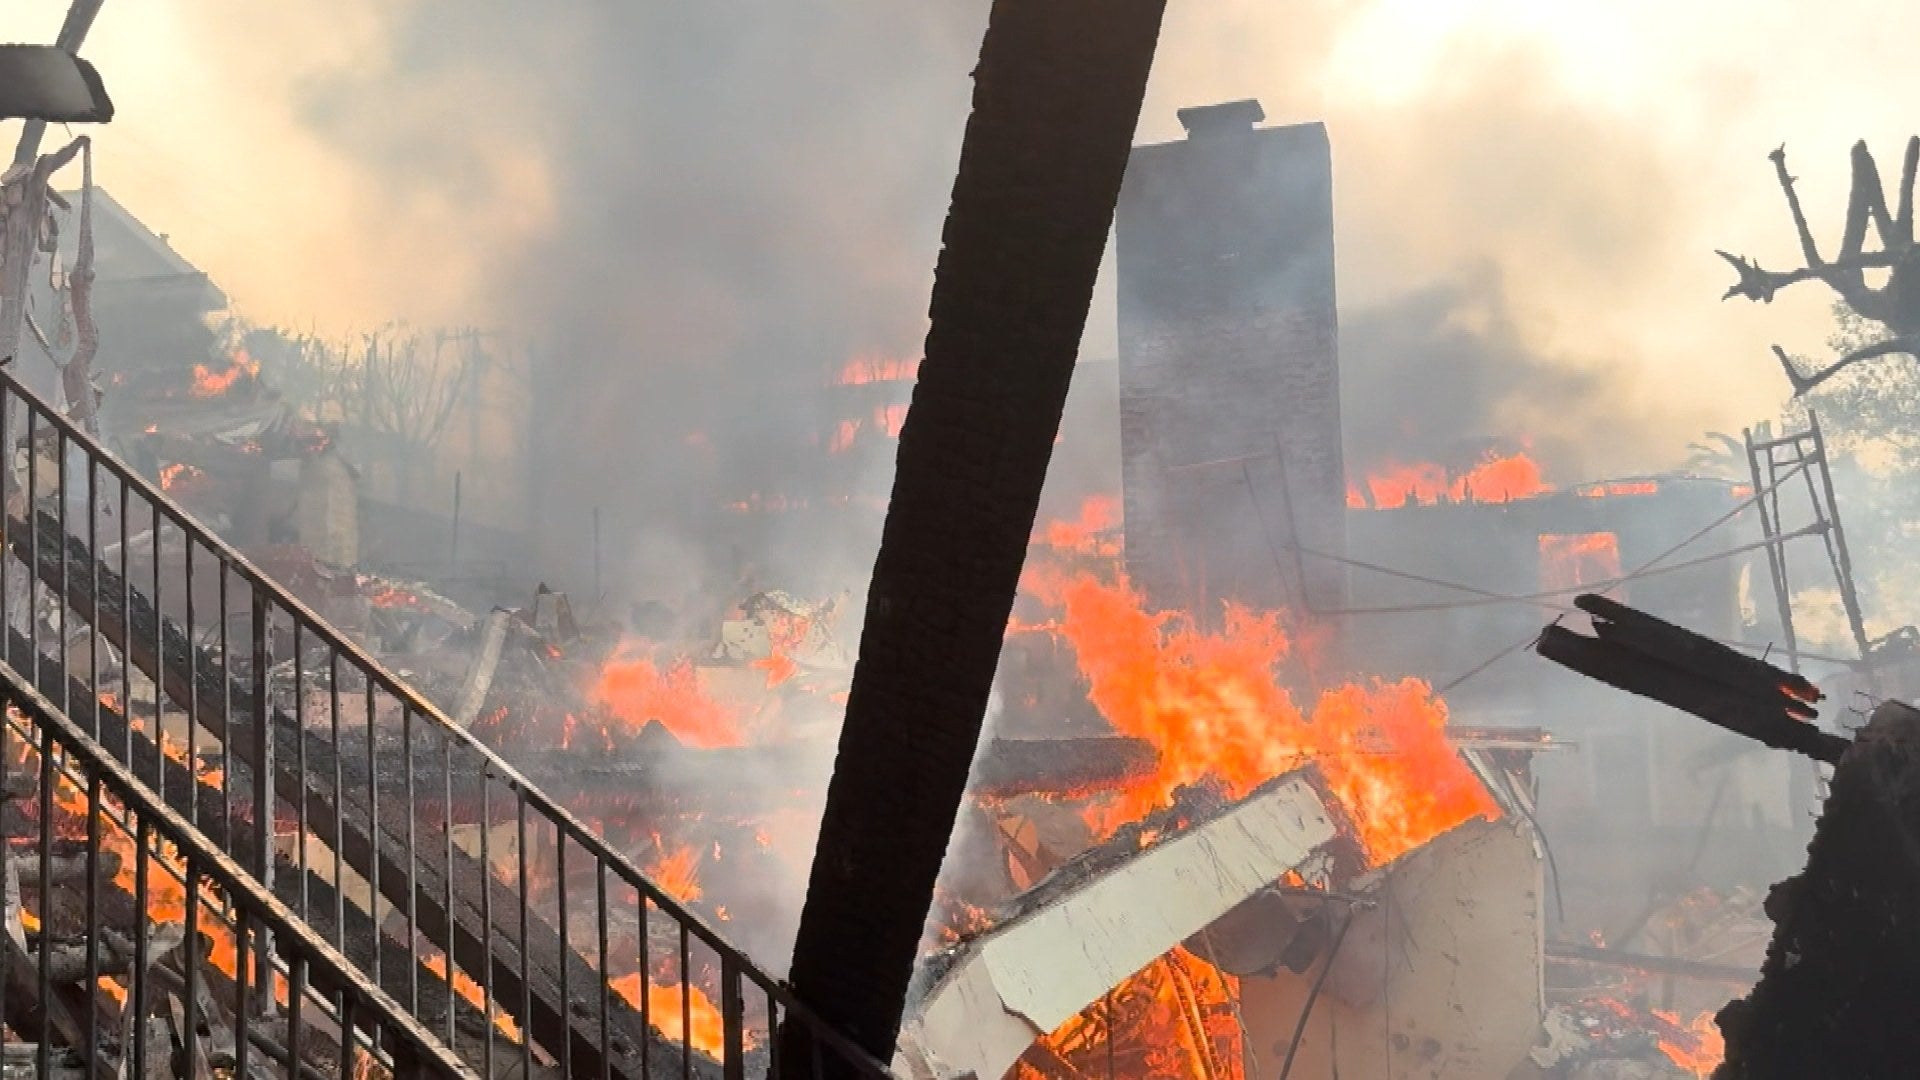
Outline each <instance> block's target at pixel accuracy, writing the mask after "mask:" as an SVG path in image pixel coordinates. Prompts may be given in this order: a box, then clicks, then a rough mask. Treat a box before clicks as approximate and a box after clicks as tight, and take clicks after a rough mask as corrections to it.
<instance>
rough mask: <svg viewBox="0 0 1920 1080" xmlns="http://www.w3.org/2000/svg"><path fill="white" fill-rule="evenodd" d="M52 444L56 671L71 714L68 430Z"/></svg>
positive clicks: (63, 702)
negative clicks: (57, 624) (57, 547)
mask: <svg viewBox="0 0 1920 1080" xmlns="http://www.w3.org/2000/svg"><path fill="white" fill-rule="evenodd" d="M53 446H54V450H55V451H57V452H58V453H59V455H60V457H59V459H58V460H57V461H56V462H54V466H53V469H54V472H53V476H54V486H55V488H56V489H57V490H58V492H59V494H58V495H57V496H56V498H55V501H54V521H55V522H56V523H57V525H58V526H59V530H60V575H59V576H60V593H59V597H58V600H59V607H57V608H56V609H55V610H56V611H58V612H59V614H60V628H59V634H60V643H59V650H60V652H59V655H60V662H59V665H58V666H57V669H56V670H57V671H58V672H59V677H60V711H62V712H64V713H66V714H67V715H68V716H72V715H73V693H72V687H71V684H70V683H68V681H67V666H68V665H67V642H68V641H69V640H71V638H72V632H71V630H72V628H71V626H70V625H69V624H68V622H67V607H66V604H67V561H68V560H67V556H68V554H69V552H68V551H67V536H68V535H69V532H68V529H67V502H68V500H69V499H70V498H71V496H72V492H71V491H70V490H69V489H68V487H67V433H66V432H64V431H60V430H58V429H55V431H54V440H53Z"/></svg>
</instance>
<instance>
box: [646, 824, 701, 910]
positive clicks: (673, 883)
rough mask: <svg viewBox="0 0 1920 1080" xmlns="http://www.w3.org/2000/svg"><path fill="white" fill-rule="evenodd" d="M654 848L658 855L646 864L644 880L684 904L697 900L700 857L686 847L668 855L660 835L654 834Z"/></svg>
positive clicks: (690, 848) (699, 894) (699, 892)
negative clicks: (649, 879) (651, 882)
mask: <svg viewBox="0 0 1920 1080" xmlns="http://www.w3.org/2000/svg"><path fill="white" fill-rule="evenodd" d="M653 846H654V849H655V850H656V851H657V852H658V854H657V855H656V856H655V857H654V860H653V861H652V862H651V863H649V864H647V868H646V872H647V877H649V878H651V879H652V880H653V883H654V884H655V885H658V886H660V891H661V892H664V893H666V894H667V895H668V896H671V897H673V898H674V899H675V900H678V901H680V902H681V903H683V904H691V903H693V902H694V901H696V900H698V899H700V896H701V890H700V853H699V852H697V851H695V850H694V849H693V848H692V847H689V846H687V845H685V844H682V845H680V846H679V847H676V848H674V849H672V850H671V851H669V850H668V849H667V846H666V843H665V842H664V841H662V840H661V839H660V834H659V833H654V834H653Z"/></svg>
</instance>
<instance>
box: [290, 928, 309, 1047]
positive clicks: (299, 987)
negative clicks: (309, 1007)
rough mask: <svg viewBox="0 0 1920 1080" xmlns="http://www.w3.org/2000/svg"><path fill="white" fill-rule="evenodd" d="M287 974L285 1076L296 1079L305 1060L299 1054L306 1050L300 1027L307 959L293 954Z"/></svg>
mask: <svg viewBox="0 0 1920 1080" xmlns="http://www.w3.org/2000/svg"><path fill="white" fill-rule="evenodd" d="M287 974H288V976H289V977H288V979H287V1062H288V1064H287V1074H288V1075H289V1076H290V1077H295V1078H297V1077H298V1075H299V1073H300V1071H301V1068H302V1063H303V1062H304V1061H305V1060H306V1059H305V1058H304V1057H303V1056H302V1054H301V1052H302V1051H303V1050H304V1049H305V1048H306V1032H305V1031H304V1030H303V1028H302V1025H303V1023H304V1021H305V1019H306V1017H305V1014H304V1011H303V1010H304V1009H305V1007H306V999H307V958H306V957H304V956H302V955H300V954H298V953H295V954H294V956H293V962H292V963H291V964H289V965H288V972H287Z"/></svg>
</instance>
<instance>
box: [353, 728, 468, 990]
mask: <svg viewBox="0 0 1920 1080" xmlns="http://www.w3.org/2000/svg"><path fill="white" fill-rule="evenodd" d="M367 723H368V725H369V726H371V725H372V723H373V721H372V719H371V718H369V719H368V721H367ZM400 771H401V773H402V774H404V776H405V786H404V788H403V789H402V790H403V795H402V798H403V799H404V800H405V809H406V813H407V831H406V845H407V881H406V888H407V960H408V963H407V1008H408V1009H409V1010H411V1011H413V1012H415V1013H418V1012H419V1011H420V965H419V964H418V963H416V962H414V959H415V954H416V953H417V952H418V951H419V948H420V912H419V896H420V862H419V851H418V850H417V849H418V844H417V842H416V841H417V837H416V835H415V830H414V818H415V817H417V816H418V813H419V804H418V802H417V801H416V800H415V798H414V791H413V707H412V706H411V705H408V704H406V703H405V702H402V703H401V705H400ZM445 962H446V965H447V970H448V971H452V970H453V955H452V953H451V952H450V951H449V953H448V954H447V957H446V961H445Z"/></svg>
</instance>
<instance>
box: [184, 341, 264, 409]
mask: <svg viewBox="0 0 1920 1080" xmlns="http://www.w3.org/2000/svg"><path fill="white" fill-rule="evenodd" d="M259 374H260V362H259V361H258V360H255V359H253V358H252V357H250V356H248V355H247V353H246V350H245V349H235V350H234V352H233V355H232V356H231V357H229V358H228V361H227V368H226V370H224V371H213V370H210V369H209V368H208V367H207V366H206V365H205V364H195V365H193V396H194V397H198V398H210V397H219V396H220V395H221V394H224V393H226V392H227V391H229V390H231V389H233V384H234V383H236V382H238V381H240V379H241V378H243V377H244V378H248V379H251V378H253V377H255V376H257V375H259Z"/></svg>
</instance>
